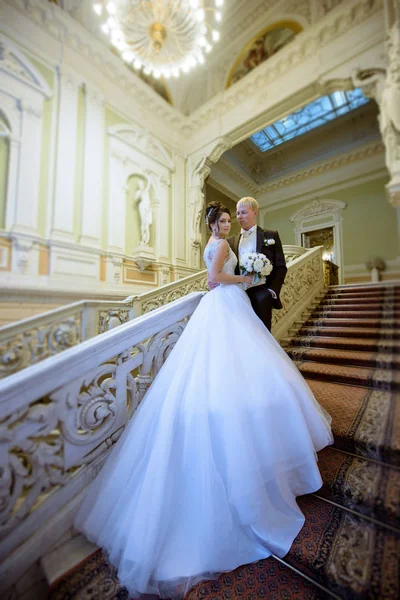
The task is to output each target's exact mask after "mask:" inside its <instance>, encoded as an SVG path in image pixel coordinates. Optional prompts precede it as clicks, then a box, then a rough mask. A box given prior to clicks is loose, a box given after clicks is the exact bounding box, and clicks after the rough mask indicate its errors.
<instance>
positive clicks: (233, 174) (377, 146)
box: [211, 142, 384, 210]
mask: <svg viewBox="0 0 400 600" xmlns="http://www.w3.org/2000/svg"><path fill="white" fill-rule="evenodd" d="M383 154H384V145H383V143H382V142H374V143H371V144H366V145H365V146H362V147H361V148H357V149H356V150H352V151H350V152H346V153H343V154H339V155H336V156H335V157H332V158H330V159H327V160H325V161H321V162H319V163H314V164H313V165H312V166H310V167H307V168H306V169H302V170H300V171H296V172H295V173H293V174H292V175H289V176H284V177H281V178H279V179H276V180H275V181H273V182H271V183H269V184H267V185H263V186H260V185H257V184H256V183H254V181H252V180H251V179H250V178H249V177H247V176H246V175H245V174H243V173H242V172H241V171H238V170H237V169H236V168H235V167H234V166H233V165H232V164H231V163H230V162H229V161H228V160H227V159H225V158H222V160H220V161H219V162H218V164H217V165H216V166H217V168H218V170H219V171H221V172H222V173H225V174H227V175H228V176H229V177H230V178H231V179H232V180H233V181H236V182H237V183H240V184H241V185H243V186H244V187H245V188H246V189H247V190H248V191H249V192H250V193H252V194H253V195H254V196H255V197H258V196H261V195H262V194H265V193H268V192H269V193H271V192H276V191H277V190H281V189H284V188H285V187H289V186H290V185H295V184H296V183H299V182H300V181H304V180H306V179H309V178H312V177H317V176H319V175H322V174H324V173H327V172H328V171H333V170H335V169H339V168H341V167H347V166H349V165H351V164H352V163H355V162H359V161H363V160H366V159H368V158H371V157H374V156H379V155H383ZM211 176H212V175H211ZM299 201H301V200H299V199H296V200H290V201H288V202H285V201H284V202H283V203H282V201H281V200H280V201H278V202H274V203H272V204H270V205H263V210H268V209H270V210H275V209H276V207H279V208H280V207H282V206H284V205H285V206H286V205H289V204H292V203H293V204H296V203H297V202H299ZM275 205H276V206H275Z"/></svg>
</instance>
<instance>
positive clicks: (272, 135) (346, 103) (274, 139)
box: [250, 88, 369, 152]
mask: <svg viewBox="0 0 400 600" xmlns="http://www.w3.org/2000/svg"><path fill="white" fill-rule="evenodd" d="M367 102H369V98H366V97H365V96H364V94H363V93H362V90H361V89H359V88H357V89H355V90H350V91H346V92H342V91H338V92H333V93H332V94H329V96H322V98H318V99H317V100H314V102H311V103H310V104H307V105H306V106H303V107H302V108H300V109H299V110H296V111H295V112H294V113H292V114H290V115H287V116H286V117H284V118H283V119H281V120H280V121H276V123H274V124H273V125H268V127H266V128H265V129H262V130H261V131H258V132H257V133H254V134H253V135H252V136H251V138H250V139H251V140H252V141H253V142H254V144H256V146H258V148H259V149H260V150H261V152H266V151H267V150H271V148H275V147H276V146H279V144H283V143H284V142H287V141H289V140H292V139H294V138H295V137H298V136H300V135H303V133H307V132H308V131H311V130H312V129H316V128H317V127H321V125H325V123H328V121H332V120H333V119H337V117H339V116H341V115H344V114H345V113H348V112H350V111H351V110H354V109H355V108H358V107H359V106H362V105H363V104H366V103H367Z"/></svg>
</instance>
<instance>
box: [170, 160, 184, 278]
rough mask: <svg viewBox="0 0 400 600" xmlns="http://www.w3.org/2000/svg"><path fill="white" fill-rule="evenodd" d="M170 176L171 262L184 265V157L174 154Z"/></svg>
mask: <svg viewBox="0 0 400 600" xmlns="http://www.w3.org/2000/svg"><path fill="white" fill-rule="evenodd" d="M171 178H172V218H171V241H172V257H171V258H172V262H173V264H175V265H176V266H186V260H187V257H186V233H187V232H186V203H185V157H184V156H183V155H181V154H176V155H175V172H174V173H172V175H171Z"/></svg>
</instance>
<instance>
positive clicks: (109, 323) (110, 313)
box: [97, 309, 129, 333]
mask: <svg viewBox="0 0 400 600" xmlns="http://www.w3.org/2000/svg"><path fill="white" fill-rule="evenodd" d="M128 321H129V309H126V310H125V309H118V310H116V309H111V310H100V311H99V316H98V326H97V333H104V332H105V331H109V330H110V329H113V328H114V327H118V325H122V323H127V322H128Z"/></svg>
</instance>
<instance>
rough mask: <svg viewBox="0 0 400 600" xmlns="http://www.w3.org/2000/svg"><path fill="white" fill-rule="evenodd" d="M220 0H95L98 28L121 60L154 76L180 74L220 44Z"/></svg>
mask: <svg viewBox="0 0 400 600" xmlns="http://www.w3.org/2000/svg"><path fill="white" fill-rule="evenodd" d="M223 3H224V0H114V1H109V0H94V2H93V9H94V11H95V13H96V14H97V15H98V17H99V20H100V22H101V29H102V31H103V33H104V34H106V35H107V36H108V37H109V40H110V42H111V44H112V45H113V46H114V47H115V48H116V49H117V50H118V51H119V52H120V54H121V56H122V58H123V60H125V61H126V62H127V63H128V64H131V65H132V66H133V68H134V69H136V70H138V71H139V70H142V71H143V73H144V74H145V75H152V76H153V77H155V78H159V77H164V78H166V79H168V78H169V77H171V76H172V77H179V75H180V74H181V73H188V72H189V71H190V70H191V69H192V68H193V67H195V66H196V65H198V64H203V63H204V62H205V55H206V54H208V53H209V52H210V51H211V49H212V47H213V45H214V44H215V43H216V42H218V40H219V38H220V33H219V31H218V25H219V23H220V22H221V20H222V12H221V9H222V6H223Z"/></svg>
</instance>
